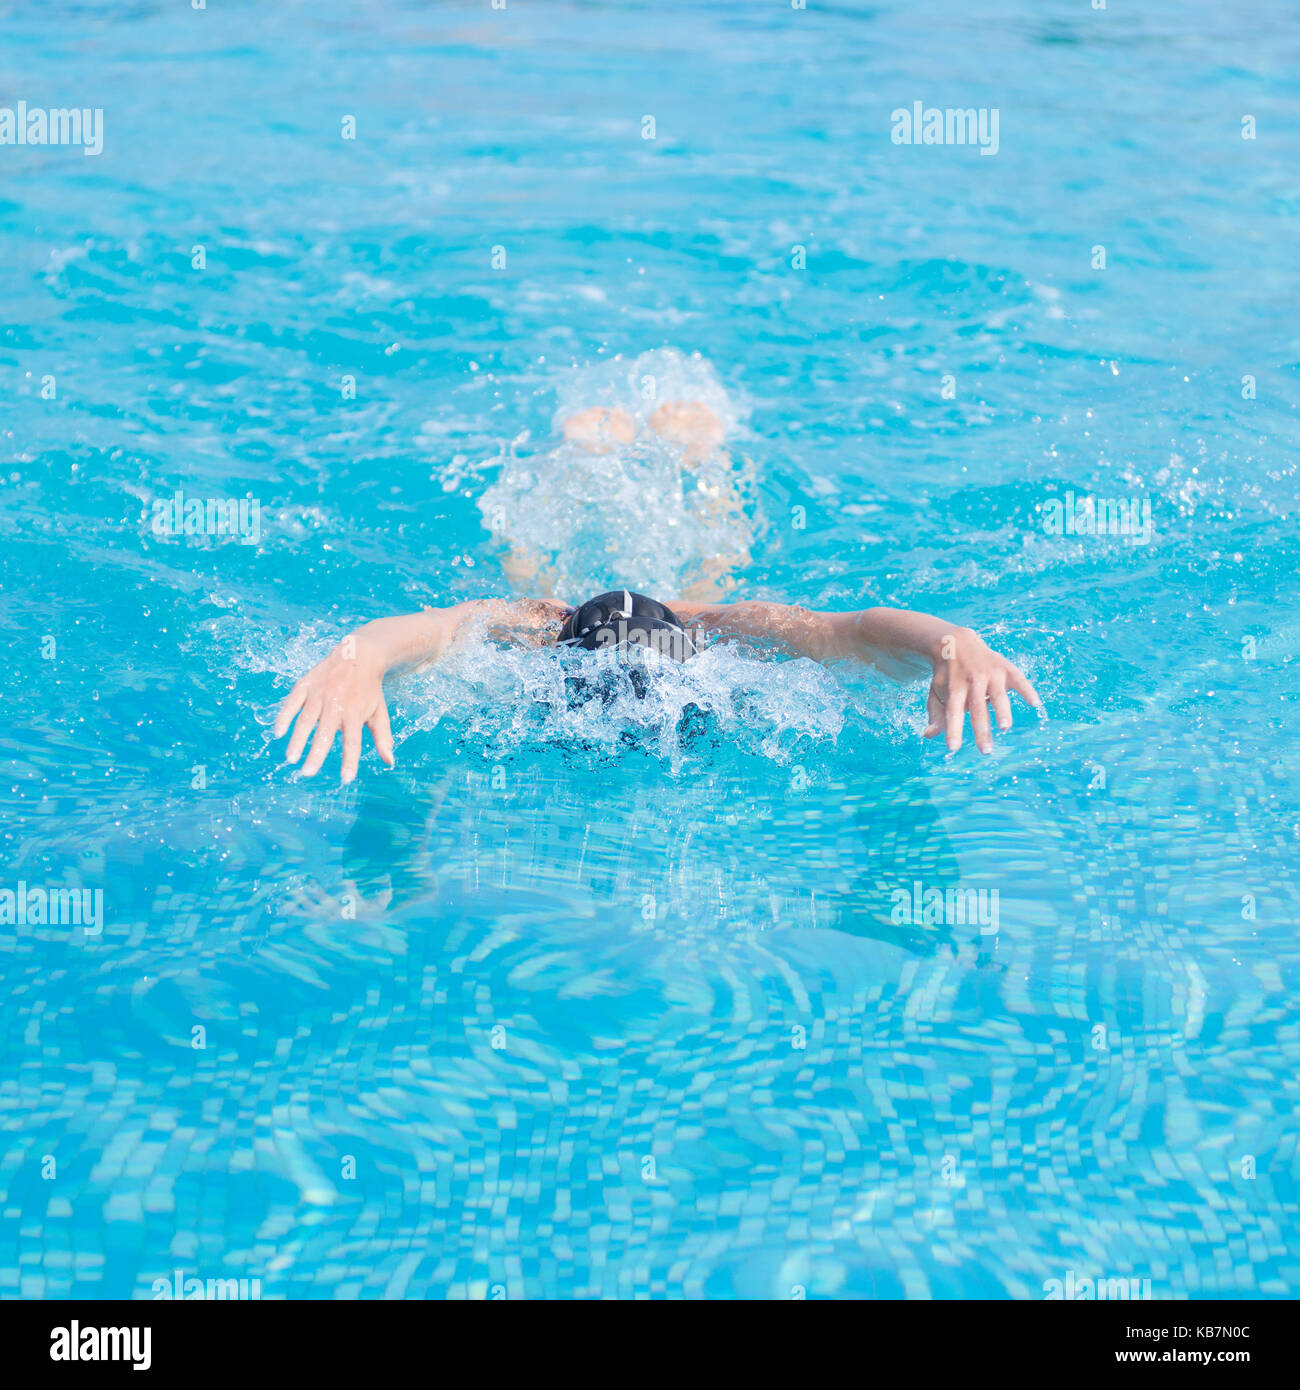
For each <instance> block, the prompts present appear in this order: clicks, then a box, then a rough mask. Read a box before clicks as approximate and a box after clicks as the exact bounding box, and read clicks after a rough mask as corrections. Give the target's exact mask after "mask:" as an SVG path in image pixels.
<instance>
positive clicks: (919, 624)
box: [275, 590, 1042, 782]
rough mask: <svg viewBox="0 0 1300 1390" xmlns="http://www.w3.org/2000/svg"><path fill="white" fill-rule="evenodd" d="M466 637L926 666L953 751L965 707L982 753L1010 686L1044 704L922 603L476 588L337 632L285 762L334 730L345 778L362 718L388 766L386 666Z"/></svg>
mask: <svg viewBox="0 0 1300 1390" xmlns="http://www.w3.org/2000/svg"><path fill="white" fill-rule="evenodd" d="M665 630H667V631H666V632H665ZM674 631H675V632H677V633H680V639H679V640H675V641H674V640H668V641H664V640H661V639H662V638H663V637H664V636H665V635H667V636H668V637H669V638H670V639H671V638H672V635H673V632H674ZM475 638H477V639H478V640H484V639H489V640H496V641H501V640H506V641H515V642H521V643H526V644H528V645H532V646H544V645H551V644H555V643H563V644H564V645H580V646H583V647H585V648H588V649H592V650H596V649H600V648H611V649H613V650H614V651H615V652H616V653H619V652H621V653H625V654H628V653H631V652H632V651H634V650H635V649H637V648H651V649H653V650H654V651H655V654H656V655H657V656H667V657H668V658H670V659H677V660H684V659H689V658H690V657H691V656H692V655H694V654H695V653H696V652H698V651H699V650H700V649H701V647H703V646H704V645H705V644H706V643H707V642H709V641H714V640H718V639H725V638H737V639H740V640H742V641H750V642H753V641H757V642H759V643H761V644H763V645H765V646H767V647H769V648H774V649H776V650H778V651H782V652H785V653H787V654H789V655H792V656H801V657H808V658H810V659H811V660H814V661H822V662H835V661H842V660H856V661H861V662H864V663H866V664H868V665H870V666H873V667H875V668H876V669H877V670H879V671H882V672H884V673H885V674H886V675H891V676H894V677H895V678H903V679H906V678H907V677H909V676H914V675H923V674H924V673H925V671H926V669H927V668H928V669H929V671H930V690H929V694H928V695H927V697H926V710H927V713H928V714H929V723H928V725H927V726H926V728H925V730H924V736H925V737H926V738H934V737H935V736H936V735H938V734H939V732H940V731H943V732H944V733H945V735H946V741H947V746H948V748H949V749H950V750H952V751H953V752H955V751H956V750H957V749H959V748H960V747H961V745H962V731H963V727H964V725H965V721H966V716H967V714H969V716H970V723H971V729H972V731H973V733H974V736H975V742H976V744H977V745H978V747H979V749H980V751H981V752H983V753H988V752H990V751H991V750H992V747H993V733H992V728H991V724H990V719H989V706H990V705H992V707H993V713H994V715H995V717H996V719H997V725H998V728H999V729H1004V730H1005V729H1009V728H1010V727H1011V699H1010V696H1011V693H1012V692H1013V691H1014V692H1015V693H1016V694H1018V695H1020V696H1021V697H1022V698H1023V699H1024V700H1025V701H1026V702H1027V703H1028V704H1030V705H1032V706H1034V707H1036V708H1038V707H1041V704H1042V702H1041V701H1040V700H1039V698H1038V694H1037V692H1036V691H1035V690H1034V687H1033V686H1032V685H1031V684H1030V683H1029V681H1028V680H1027V679H1026V678H1025V676H1024V675H1023V673H1022V672H1021V671H1020V670H1019V668H1018V667H1016V666H1014V665H1013V664H1012V663H1011V662H1010V661H1008V660H1007V659H1006V658H1005V657H1003V656H999V655H998V654H997V652H994V651H992V650H990V648H989V647H988V646H987V645H986V644H985V643H984V641H983V639H982V638H980V637H979V636H978V635H977V634H976V633H974V632H972V631H971V630H970V629H969V628H963V627H958V626H956V625H954V624H952V623H949V622H946V621H945V620H944V619H942V618H936V617H932V616H931V615H929V614H928V613H914V612H910V611H908V610H906V609H899V608H866V609H862V610H859V611H857V612H850V613H818V612H814V611H813V610H811V609H807V608H800V607H797V606H793V605H790V604H784V603H770V602H765V601H760V600H747V601H742V602H739V603H724V604H699V603H692V602H690V601H689V600H687V599H673V600H672V602H671V603H669V604H667V605H665V604H660V603H656V602H655V601H654V600H652V599H647V598H646V597H645V596H644V595H641V594H633V593H631V592H629V591H628V590H613V591H611V592H610V593H607V594H602V595H600V596H599V597H597V598H595V599H590V600H588V601H587V603H585V604H583V605H582V606H581V607H580V608H577V609H573V608H566V607H565V606H564V605H562V604H559V603H556V602H554V601H552V600H547V599H522V600H512V599H477V600H471V601H470V602H468V603H458V604H455V605H454V606H452V607H450V608H426V609H425V610H424V611H423V612H421V613H411V614H407V615H405V616H402V617H393V618H378V619H376V620H375V621H374V622H370V623H366V624H365V626H364V627H359V628H357V630H356V631H355V632H353V633H350V634H349V635H348V636H347V637H345V638H344V639H343V641H342V642H340V643H339V644H338V646H336V647H335V648H334V650H333V651H332V652H330V654H329V655H328V656H327V657H326V658H325V659H324V660H323V661H321V662H319V663H318V664H317V665H316V666H314V667H313V668H312V669H311V670H310V671H309V672H308V673H307V674H306V675H305V676H303V678H302V679H301V680H300V681H298V682H297V683H296V684H295V685H294V687H293V689H292V690H291V691H290V692H289V694H288V696H287V697H286V698H285V700H284V703H283V704H282V705H281V706H280V712H279V715H278V716H277V718H276V721H275V737H276V738H281V737H283V736H284V734H286V733H287V732H288V730H289V726H290V725H291V724H294V731H293V737H292V738H291V739H290V740H289V747H288V751H287V753H286V755H285V760H286V762H289V763H296V762H297V761H298V759H299V758H300V757H301V756H302V753H303V750H304V749H305V748H306V747H307V741H308V739H309V738H310V739H311V751H310V753H308V755H307V761H306V762H305V763H304V764H303V766H302V775H303V776H304V777H311V776H313V775H314V774H315V773H317V772H319V771H320V768H321V765H322V764H323V763H324V761H325V758H326V755H327V754H328V753H329V751H330V748H331V746H332V745H333V742H334V737H335V735H336V734H338V733H340V732H341V733H342V735H343V757H342V764H341V769H340V770H341V779H342V781H344V782H351V781H352V779H353V778H354V777H355V776H356V774H357V764H358V762H359V760H360V757H361V737H362V733H361V731H362V729H369V730H370V734H371V737H372V738H373V739H374V743H375V749H376V751H377V752H378V753H379V756H380V757H381V758H382V759H383V760H384V762H386V763H387V764H388V765H389V766H390V767H391V766H392V765H393V735H392V729H391V728H390V726H389V722H388V705H387V703H386V701H385V699H384V689H383V683H384V677H385V676H386V675H389V674H391V673H393V672H396V671H400V670H410V669H413V668H415V667H418V666H422V665H425V664H426V663H428V662H432V661H437V660H438V659H439V658H440V657H441V656H443V655H444V654H445V653H447V652H448V651H449V650H450V649H451V648H452V647H453V646H454V645H455V644H457V643H459V642H462V641H466V640H473V639H475ZM295 719H296V721H297V722H296V723H295ZM313 730H314V731H315V737H314V738H313V737H312V732H313Z"/></svg>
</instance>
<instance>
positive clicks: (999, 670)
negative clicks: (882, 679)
mask: <svg viewBox="0 0 1300 1390" xmlns="http://www.w3.org/2000/svg"><path fill="white" fill-rule="evenodd" d="M670 606H671V607H672V609H673V611H674V612H675V613H677V615H678V616H679V617H680V618H681V619H682V621H683V622H686V623H688V624H690V625H691V626H695V627H699V628H700V629H702V630H703V631H705V632H716V633H719V634H724V635H727V636H736V637H756V638H760V639H763V640H767V641H771V642H777V643H779V644H780V645H781V646H783V647H785V648H786V649H787V650H788V651H791V652H793V653H794V654H795V655H797V656H806V657H810V658H811V659H812V660H814V661H836V660H843V659H844V658H846V657H852V658H856V659H857V660H859V661H864V662H866V663H867V664H868V665H871V666H874V667H875V668H876V669H877V670H879V671H882V672H884V673H885V674H886V675H890V676H894V677H895V678H897V679H903V680H906V679H909V678H913V677H916V676H919V675H924V674H925V671H926V669H927V667H928V669H929V671H930V690H929V694H928V695H927V697H926V710H927V712H928V714H929V718H930V722H929V724H928V725H927V726H926V728H925V730H924V735H925V737H926V738H934V737H935V736H936V735H937V734H938V733H939V732H940V731H941V730H943V731H944V732H945V733H946V741H947V745H948V747H949V749H951V750H953V751H954V752H955V751H956V750H957V749H958V748H960V747H961V742H962V729H963V726H964V724H965V719H966V715H967V713H968V712H969V714H970V721H971V728H972V730H973V731H974V734H975V742H976V744H977V745H978V747H979V749H980V751H981V752H983V753H987V752H989V751H990V750H991V749H992V747H993V731H992V728H991V726H990V722H989V704H990V703H991V704H992V705H993V710H994V713H995V714H996V715H997V722H998V728H999V729H1009V728H1010V727H1011V701H1010V693H1011V692H1012V691H1014V692H1015V693H1016V694H1018V695H1020V696H1021V697H1022V698H1023V699H1024V700H1025V701H1026V702H1027V703H1028V704H1030V705H1032V706H1034V707H1035V708H1038V707H1041V705H1042V701H1041V700H1040V699H1039V698H1038V693H1037V691H1035V689H1034V687H1033V686H1032V685H1031V684H1030V683H1029V681H1028V680H1027V679H1026V678H1025V676H1024V674H1023V672H1021V670H1020V669H1019V668H1018V667H1017V666H1015V665H1013V664H1012V663H1011V662H1010V661H1008V660H1007V659H1006V657H1004V656H999V655H998V653H997V652H995V651H993V650H992V649H991V648H990V647H989V646H988V645H987V644H986V643H985V642H984V640H983V638H981V637H980V636H979V634H978V633H975V632H972V631H971V629H970V628H968V627H960V626H958V625H957V624H956V623H950V622H948V621H947V620H946V619H944V618H936V617H934V616H933V615H932V614H929V613H915V612H911V611H910V610H908V609H905V608H865V609H862V610H860V611H859V612H856V613H818V612H814V611H813V610H812V609H809V608H799V607H795V606H792V605H790V604H784V603H765V602H753V601H751V602H745V603H734V604H716V605H700V604H692V603H687V602H680V603H679V602H673V603H672V604H671V605H670Z"/></svg>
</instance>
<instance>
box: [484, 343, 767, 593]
mask: <svg viewBox="0 0 1300 1390" xmlns="http://www.w3.org/2000/svg"><path fill="white" fill-rule="evenodd" d="M557 396H558V398H559V402H560V404H559V409H558V410H557V411H556V417H555V419H556V433H557V435H558V434H559V433H560V432H561V430H562V425H563V421H564V420H565V419H567V418H568V417H569V416H571V415H573V414H575V413H576V412H577V411H579V410H582V409H585V408H587V407H589V406H603V407H606V408H613V407H619V408H621V409H623V410H625V411H626V412H627V413H628V414H629V415H630V416H631V417H632V418H633V420H634V422H635V424H636V428H637V437H636V438H635V440H633V441H632V442H631V443H629V444H620V445H617V446H616V447H614V448H612V449H611V450H610V452H608V453H592V452H589V451H588V450H587V449H585V448H583V447H582V446H581V445H579V444H577V443H573V442H568V441H566V442H563V443H560V444H558V445H556V446H554V447H552V448H550V449H548V450H545V451H543V452H540V453H535V454H531V455H527V456H521V455H520V454H519V453H518V452H517V450H518V449H519V447H520V446H521V443H522V441H516V442H515V444H513V445H512V446H510V449H509V450H507V451H504V452H503V453H502V456H501V459H500V472H499V474H498V477H497V479H496V481H495V482H494V483H492V484H491V486H489V487H488V488H487V489H486V491H485V492H484V493H483V496H482V497H481V498H480V499H479V508H480V510H481V512H482V513H483V517H484V521H485V524H486V525H487V527H488V529H489V530H490V531H491V532H492V535H493V537H494V539H495V540H496V541H498V542H499V543H503V544H504V545H506V546H507V547H509V548H510V549H511V550H513V551H515V552H518V553H519V554H521V555H524V556H528V557H535V558H536V560H537V561H539V562H540V567H541V573H542V575H543V576H544V581H545V582H544V583H542V584H540V585H539V586H535V587H540V588H542V589H543V590H545V589H549V590H550V591H551V592H553V593H554V594H556V595H557V596H561V597H565V598H567V599H568V600H569V601H572V602H575V603H576V602H579V601H581V599H582V598H584V597H587V596H588V595H590V594H591V593H595V592H600V591H603V590H605V589H608V588H610V587H614V586H618V585H627V586H628V587H630V588H633V589H637V590H642V591H645V592H648V593H652V594H657V595H663V596H665V597H669V598H671V597H675V596H681V595H683V594H685V593H686V592H687V591H688V590H690V589H691V587H692V585H694V584H697V583H699V582H700V581H701V577H702V576H706V575H708V574H710V573H712V574H717V573H718V572H719V571H721V570H723V569H727V568H735V567H739V566H740V565H741V564H743V563H745V561H746V559H747V556H748V552H749V549H750V546H751V545H752V544H753V538H754V524H753V522H752V520H751V519H750V518H749V517H748V516H746V514H745V511H744V510H743V498H744V493H745V490H746V488H747V485H748V483H749V478H748V476H747V474H746V471H745V470H744V469H743V468H740V467H738V466H737V465H736V464H735V463H734V462H733V460H732V458H731V457H730V455H729V454H728V453H727V451H726V449H725V447H724V448H722V449H719V450H715V451H714V452H713V453H712V454H711V455H710V456H709V457H708V458H705V459H700V460H697V461H693V462H689V463H688V462H687V461H686V459H685V458H684V457H683V454H682V451H681V450H680V449H679V448H678V447H676V446H675V445H673V444H671V443H669V442H667V441H665V440H664V439H662V438H661V437H660V436H659V435H658V434H656V433H655V431H654V430H652V429H651V428H650V427H649V420H650V417H651V416H652V415H653V414H654V412H655V410H656V409H657V408H658V406H659V405H660V404H662V403H663V402H665V401H674V400H681V401H698V402H700V403H702V404H703V405H705V406H707V407H708V408H709V409H710V410H711V411H712V412H713V413H714V414H715V415H716V416H717V417H718V418H719V419H720V420H721V421H722V424H723V426H724V428H725V429H726V431H727V433H728V435H729V436H730V435H733V434H734V432H735V430H736V428H737V427H738V425H739V422H740V418H741V412H740V410H739V408H738V407H737V406H736V405H735V403H734V402H733V401H732V400H731V398H730V397H729V396H728V395H727V393H726V391H725V390H724V389H723V387H722V385H721V384H720V383H719V381H718V379H717V376H716V374H715V373H714V371H713V369H712V367H711V366H710V365H709V364H708V363H707V362H705V361H704V359H703V358H701V357H699V356H698V355H697V356H693V357H686V356H685V355H684V354H682V353H680V352H678V351H676V350H675V349H672V348H663V349H659V350H657V351H654V352H647V353H642V354H641V355H640V356H639V357H636V358H634V359H631V360H622V359H616V360H614V361H610V362H602V363H598V364H596V365H595V366H592V367H586V368H582V369H579V370H576V371H574V372H573V373H571V374H570V375H569V376H567V377H565V378H564V379H563V380H562V381H561V382H560V383H559V385H558V386H557Z"/></svg>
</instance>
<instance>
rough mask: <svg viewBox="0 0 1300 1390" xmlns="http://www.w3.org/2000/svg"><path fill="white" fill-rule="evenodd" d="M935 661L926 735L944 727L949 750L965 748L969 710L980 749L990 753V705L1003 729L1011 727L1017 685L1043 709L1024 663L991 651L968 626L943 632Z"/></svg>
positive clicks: (1032, 701) (1021, 694) (1020, 692)
mask: <svg viewBox="0 0 1300 1390" xmlns="http://www.w3.org/2000/svg"><path fill="white" fill-rule="evenodd" d="M931 664H932V666H933V667H934V676H933V678H932V679H931V681H930V693H929V695H928V696H927V697H926V702H925V707H926V711H927V713H928V714H929V716H930V722H929V724H928V725H927V726H926V728H925V730H924V735H925V737H926V738H934V737H935V736H936V735H937V734H938V733H939V731H940V730H945V731H946V735H947V738H946V741H947V744H948V750H949V751H950V752H954V753H955V752H956V751H957V749H958V748H960V747H961V738H962V727H963V725H964V724H965V722H966V713H967V711H968V710H969V712H970V723H971V729H972V731H973V732H974V734H975V743H976V745H977V746H978V748H979V750H980V752H981V753H991V752H992V751H993V730H992V728H991V727H990V724H989V705H990V704H992V706H993V712H994V713H995V714H996V715H997V721H998V728H999V729H1009V728H1010V727H1011V698H1010V692H1011V691H1013V690H1014V691H1015V692H1016V694H1017V695H1020V696H1021V697H1022V698H1023V699H1024V700H1025V702H1026V703H1027V704H1029V705H1031V706H1032V707H1033V708H1035V709H1041V708H1042V705H1043V702H1042V701H1041V700H1040V699H1039V698H1038V692H1037V691H1036V690H1035V689H1034V687H1033V686H1032V685H1031V684H1030V683H1029V681H1028V680H1027V679H1026V678H1025V676H1024V674H1023V672H1022V671H1021V670H1020V668H1019V667H1018V666H1013V665H1012V663H1011V662H1009V661H1008V660H1007V659H1006V657H1004V656H999V655H998V654H997V652H995V651H992V650H990V648H989V647H988V646H987V645H986V644H985V642H984V639H983V638H982V637H980V636H979V634H978V633H975V632H972V631H971V630H970V628H968V627H964V628H953V629H952V630H951V631H949V632H946V633H944V635H943V637H942V638H941V639H940V641H939V647H938V651H937V652H936V653H935V655H933V656H932V657H931Z"/></svg>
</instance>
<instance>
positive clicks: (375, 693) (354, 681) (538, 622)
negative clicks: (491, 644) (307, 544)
mask: <svg viewBox="0 0 1300 1390" xmlns="http://www.w3.org/2000/svg"><path fill="white" fill-rule="evenodd" d="M561 611H562V610H561V609H560V606H559V605H558V604H551V603H547V602H544V601H542V600H533V599H529V600H524V601H522V602H513V601H510V600H506V599H476V600H472V601H470V602H468V603H458V604H456V605H454V606H453V607H451V608H426V609H424V610H423V612H420V613H408V614H404V615H403V616H401V617H394V618H377V619H376V620H375V621H374V622H369V623H366V624H365V625H364V626H363V627H359V628H357V629H356V631H355V632H350V633H349V634H348V635H347V636H346V637H345V638H344V639H343V640H342V641H341V642H340V643H339V644H338V646H336V647H335V648H334V649H333V650H332V651H331V652H330V653H329V655H328V656H326V657H325V659H324V660H323V661H320V662H318V663H317V664H316V665H315V666H313V667H312V669H311V670H310V671H308V672H307V674H306V675H305V676H303V677H302V679H301V680H299V681H298V682H297V683H296V684H295V685H294V687H293V689H292V690H290V692H289V694H288V695H287V696H286V697H285V699H284V703H283V704H282V705H281V706H280V711H279V713H278V714H277V716H276V720H275V734H274V736H275V737H276V738H283V736H284V735H285V734H286V733H287V732H288V730H289V725H290V724H291V723H293V722H294V719H295V716H296V718H297V723H296V724H294V730H293V737H292V738H291V739H290V740H289V747H288V749H287V750H286V751H285V762H286V763H296V762H297V761H298V759H299V758H300V757H301V756H302V752H303V749H304V748H306V746H307V740H308V739H309V738H312V730H313V729H314V730H315V737H314V738H312V744H311V752H310V753H309V754H308V755H307V761H306V762H305V763H303V765H302V773H301V775H302V776H303V777H312V776H314V775H315V774H316V773H317V772H319V771H320V768H321V764H322V763H324V761H325V758H326V756H327V755H328V753H329V751H330V748H331V746H332V745H333V743H334V736H335V734H337V733H340V732H341V733H342V735H343V760H342V764H341V767H340V780H341V781H342V782H344V783H347V782H351V781H352V779H353V778H354V777H355V776H356V775H357V765H358V763H359V762H360V759H361V731H362V729H369V730H370V736H371V738H373V739H374V742H375V751H376V752H377V753H378V754H379V756H380V757H381V758H382V759H383V760H384V762H386V763H387V764H388V766H389V767H392V766H393V732H392V729H391V727H390V726H389V722H388V704H387V702H386V701H385V699H384V677H385V676H386V675H388V674H390V673H392V672H395V671H409V670H411V669H412V668H414V667H417V666H423V665H425V664H426V663H428V662H430V661H436V660H437V659H438V658H439V657H440V656H442V655H443V653H444V652H445V651H446V650H447V649H448V648H449V647H450V646H451V645H452V643H453V641H454V640H455V639H456V637H457V636H458V635H459V634H460V633H461V632H462V631H463V630H465V629H466V628H469V627H471V626H481V627H482V629H483V630H484V631H485V632H486V633H490V634H491V635H492V636H497V637H500V636H504V637H506V638H508V639H514V640H528V639H529V637H531V636H533V635H535V634H537V633H538V632H540V631H542V630H543V629H544V628H546V627H547V626H549V625H553V624H555V623H556V622H558V616H559V614H560V612H561Z"/></svg>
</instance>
